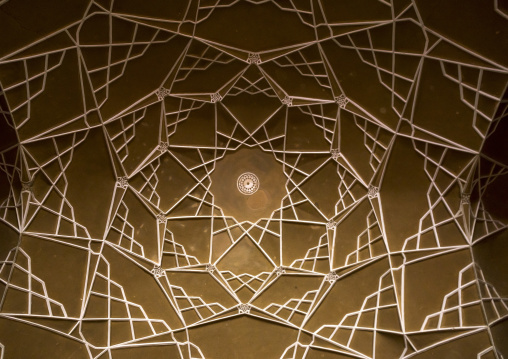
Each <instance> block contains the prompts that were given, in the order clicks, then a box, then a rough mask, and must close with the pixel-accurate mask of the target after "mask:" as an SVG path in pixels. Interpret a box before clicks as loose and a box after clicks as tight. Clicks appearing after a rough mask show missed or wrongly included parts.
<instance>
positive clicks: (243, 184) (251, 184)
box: [237, 172, 259, 195]
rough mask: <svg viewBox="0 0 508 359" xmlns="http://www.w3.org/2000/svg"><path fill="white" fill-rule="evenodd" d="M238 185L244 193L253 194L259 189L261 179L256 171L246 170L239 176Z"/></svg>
mask: <svg viewBox="0 0 508 359" xmlns="http://www.w3.org/2000/svg"><path fill="white" fill-rule="evenodd" d="M237 186H238V190H239V191H240V192H242V193H243V194H247V195H251V194H253V193H255V192H256V191H257V190H258V189H259V179H258V177H257V176H256V175H255V174H254V173H250V172H246V173H244V174H241V175H240V177H238V181H237Z"/></svg>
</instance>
